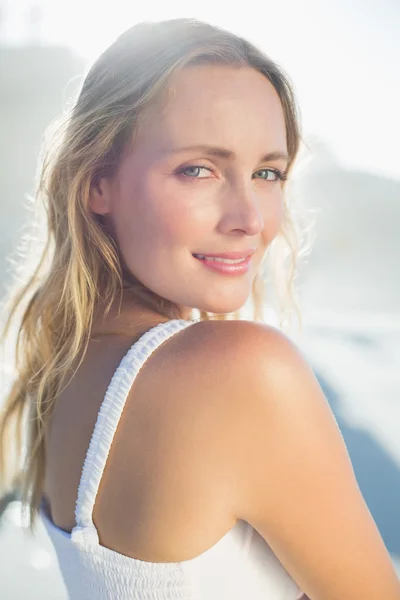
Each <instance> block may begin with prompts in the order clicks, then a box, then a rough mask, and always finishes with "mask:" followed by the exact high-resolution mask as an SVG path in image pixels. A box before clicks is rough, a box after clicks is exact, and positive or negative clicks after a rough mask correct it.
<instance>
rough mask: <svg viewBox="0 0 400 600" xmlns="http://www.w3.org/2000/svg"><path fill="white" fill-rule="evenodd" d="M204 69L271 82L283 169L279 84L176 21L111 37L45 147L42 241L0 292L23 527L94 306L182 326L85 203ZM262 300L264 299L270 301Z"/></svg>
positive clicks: (286, 103)
mask: <svg viewBox="0 0 400 600" xmlns="http://www.w3.org/2000/svg"><path fill="white" fill-rule="evenodd" d="M204 63H212V64H224V65H233V66H250V67H252V68H254V69H256V70H257V71H259V72H260V73H262V74H263V75H264V76H265V77H266V78H267V79H269V81H270V82H271V83H272V85H273V86H274V88H275V90H276V92H277V93H278V95H279V97H280V100H281V103H282V107H283V111H284V117H285V123H286V133H287V148H288V154H289V165H288V170H289V171H290V170H291V169H292V167H293V164H294V161H295V159H296V156H297V154H298V151H299V145H300V139H301V138H300V127H299V113H298V109H297V105H296V101H295V97H294V92H293V89H292V85H291V83H290V80H289V78H288V76H287V75H286V74H285V73H284V71H283V70H282V68H280V67H279V66H278V65H277V64H276V63H275V62H273V61H272V60H271V59H270V58H269V57H268V56H266V55H265V54H264V53H263V52H262V51H261V50H260V49H258V48H257V47H255V46H254V45H253V44H251V43H250V42H249V41H246V40H245V39H243V38H242V37H239V36H238V35H235V34H233V33H230V32H228V31H226V30H224V29H221V28H219V27H216V26H213V25H211V24H208V23H204V22H201V21H198V20H195V19H186V18H184V19H172V20H168V21H160V22H143V23H140V24H137V25H135V26H133V27H131V28H130V29H128V30H127V31H126V32H124V33H123V34H122V35H121V36H120V37H118V38H117V39H116V41H115V42H114V43H113V44H112V45H111V46H110V47H109V48H108V49H107V50H106V51H105V52H104V53H103V54H102V55H101V56H100V57H99V58H98V59H97V61H96V62H95V63H94V64H93V66H92V67H91V69H90V71H89V72H88V74H87V76H86V77H85V79H84V82H83V85H82V88H81V90H80V92H79V94H78V96H77V99H76V101H75V102H74V104H73V106H72V107H71V108H70V109H69V110H68V111H67V114H66V115H65V116H64V118H63V120H62V122H61V124H58V127H57V130H56V132H55V133H54V132H53V135H52V137H51V138H50V140H49V141H47V143H45V144H44V146H43V148H44V149H43V152H42V154H41V157H40V160H39V170H38V179H37V185H36V190H35V194H34V201H35V203H36V204H37V205H41V206H44V208H45V211H46V216H47V227H46V241H45V244H44V247H43V249H42V253H41V256H40V260H39V261H38V264H37V266H36V268H35V269H34V271H33V274H32V273H31V274H30V275H29V277H28V278H27V280H26V281H25V282H23V283H22V284H21V283H19V285H18V287H17V289H16V290H15V289H14V291H12V293H11V294H10V300H9V302H10V304H9V306H8V308H7V319H6V323H5V327H4V339H8V337H9V336H11V332H12V331H16V332H17V334H16V340H15V349H16V353H15V376H14V380H13V383H12V385H11V386H10V390H9V392H8V395H7V397H6V399H5V402H4V404H3V414H2V416H1V420H0V476H1V480H2V487H3V491H7V490H9V489H12V488H13V487H16V486H17V487H18V489H19V491H20V497H21V498H22V502H23V506H25V507H26V506H27V507H29V517H30V519H29V521H30V526H31V527H32V525H33V523H34V521H35V518H36V516H37V512H38V509H39V505H40V501H41V497H42V492H43V485H44V472H45V459H46V455H45V438H44V433H45V429H46V426H47V424H48V423H49V420H50V417H51V414H52V409H53V407H54V403H55V401H56V398H57V396H58V394H59V393H60V390H61V388H62V386H63V383H65V376H66V374H67V373H69V372H70V371H71V368H72V366H73V365H74V364H75V362H76V359H77V357H80V362H81V361H82V359H83V357H84V355H85V351H86V349H87V344H88V342H89V338H90V332H91V328H92V326H93V323H94V315H95V314H96V309H97V307H99V306H100V305H101V306H102V307H103V306H105V312H106V314H107V313H108V311H109V310H110V308H111V306H112V304H113V302H115V300H116V299H118V298H122V292H123V290H126V289H129V291H130V292H131V293H132V294H134V295H135V296H136V297H137V298H140V299H141V300H143V301H145V302H146V303H148V304H149V305H151V306H152V307H154V308H156V310H157V311H158V312H159V313H160V314H161V315H164V316H165V317H167V318H180V314H179V309H178V307H177V306H176V305H174V303H172V302H170V301H169V300H166V299H165V298H161V297H159V296H158V295H156V294H155V293H154V292H152V291H151V290H149V289H146V288H145V287H144V286H143V285H142V284H141V282H140V281H138V280H136V279H135V277H134V276H133V275H132V274H131V273H127V272H126V270H125V269H124V266H123V264H122V262H121V259H120V256H119V253H118V248H117V247H116V245H115V243H114V241H113V239H112V238H111V236H110V235H109V234H108V233H107V230H106V228H105V227H104V226H103V224H102V221H101V219H100V218H98V217H97V216H96V215H94V214H93V213H92V212H91V210H90V209H89V203H88V198H89V193H90V190H91V187H92V186H93V185H94V184H95V183H96V181H97V180H98V179H99V177H100V175H101V176H104V175H105V174H110V175H111V174H112V173H113V172H114V170H115V169H116V167H117V165H118V163H119V160H120V158H121V156H122V154H123V152H124V151H125V149H126V148H127V145H128V144H129V141H130V140H131V139H132V134H133V135H134V134H135V131H137V128H138V126H139V125H140V120H141V118H142V117H143V115H145V114H146V110H147V109H148V108H150V107H151V106H152V105H153V103H155V102H157V101H158V100H159V99H160V98H161V96H162V94H163V93H164V92H165V91H166V90H167V89H168V83H169V80H170V77H171V76H172V74H174V73H175V72H176V71H177V70H179V69H183V68H185V67H189V66H191V65H197V64H204ZM286 187H287V185H286V184H285V188H284V189H285V194H284V198H285V199H284V219H283V225H282V229H281V232H280V233H279V235H278V236H277V238H276V239H275V240H274V241H273V242H272V244H271V246H270V248H269V249H268V251H267V252H266V254H265V257H264V258H265V260H264V261H263V263H262V266H261V268H260V271H259V273H258V275H257V276H256V277H255V279H254V283H253V289H252V293H251V298H250V300H251V302H252V311H253V318H254V320H263V319H264V313H263V307H264V305H265V304H266V300H267V298H266V296H267V293H266V289H267V287H268V285H267V284H268V281H267V280H268V278H270V279H271V280H274V282H275V284H276V285H275V292H276V294H275V296H276V298H277V302H278V305H279V306H280V308H281V309H282V310H281V313H282V314H285V313H287V312H288V310H289V309H290V308H291V307H293V306H296V300H295V294H294V287H293V282H294V278H295V273H296V261H297V259H298V257H299V254H300V251H301V235H300V234H301V231H300V228H299V227H298V226H297V224H296V220H295V219H294V218H293V211H294V208H293V207H291V205H290V202H289V200H288V197H287V194H286ZM272 297H273V292H272V291H271V293H270V294H269V296H268V300H269V301H270V302H271V299H272ZM199 313H200V319H204V320H209V319H232V318H236V319H240V318H243V313H242V311H237V312H235V313H230V314H213V313H208V312H203V311H199ZM192 317H193V314H192ZM281 323H282V321H281ZM80 362H79V364H80ZM78 366H79V365H78ZM6 457H7V460H6ZM6 463H7V464H6Z"/></svg>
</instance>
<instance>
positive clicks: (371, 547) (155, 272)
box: [2, 19, 400, 600]
mask: <svg viewBox="0 0 400 600" xmlns="http://www.w3.org/2000/svg"><path fill="white" fill-rule="evenodd" d="M299 143H300V134H299V123H298V116H297V111H296V105H295V100H294V97H293V92H292V89H291V86H290V84H289V81H288V79H287V77H286V76H285V75H284V73H283V72H282V71H281V70H280V69H279V68H278V66H277V65H276V64H274V63H273V62H272V61H271V60H270V59H269V58H268V57H266V56H265V55H264V54H263V53H262V52H260V51H259V50H258V49H257V48H255V47H254V46H253V45H251V44H250V43H248V42H247V41H245V40H243V39H241V38H239V37H237V36H236V35H233V34H231V33H228V32H226V31H223V30H221V29H219V28H216V27H213V26H211V25H208V24H206V23H202V22H198V21H195V20H191V19H177V20H171V21H165V22H159V23H143V24H139V25H136V26H135V27H132V28H131V29H129V30H128V31H127V32H126V33H124V34H123V35H122V36H121V37H120V38H118V39H117V40H116V42H115V43H114V44H113V45H112V46H111V47H110V48H109V49H108V50H107V51H106V52H105V53H104V54H103V55H102V56H101V57H100V58H99V59H98V61H97V62H96V63H95V64H94V66H93V67H92V69H91V71H90V72H89V74H88V75H87V77H86V79H85V82H84V84H83V88H82V91H81V93H80V96H79V98H78V100H77V103H76V105H75V106H74V107H73V109H72V113H71V116H70V118H69V120H68V122H67V128H66V131H65V133H64V136H63V138H62V140H61V144H60V145H59V146H58V148H57V150H55V149H53V150H52V151H50V154H49V155H48V156H47V159H46V160H45V161H44V165H43V169H42V174H41V180H40V184H39V190H38V194H39V196H42V197H43V199H44V201H45V205H46V207H47V211H48V231H49V236H48V245H47V247H46V249H45V253H44V255H43V260H42V263H41V265H40V269H39V271H38V272H37V273H36V274H35V276H34V278H33V279H32V281H31V282H30V285H29V286H28V287H27V288H26V289H25V290H23V295H22V297H29V298H30V299H29V302H28V304H27V306H26V308H25V312H24V315H23V319H22V325H21V329H20V338H19V352H20V354H19V364H18V375H17V378H16V381H15V384H14V387H13V388H12V390H11V392H10V395H9V398H8V401H7V405H6V414H5V420H4V422H3V429H2V439H3V443H5V440H6V437H5V436H6V426H7V427H10V426H15V423H18V418H20V417H21V416H22V415H24V414H25V412H26V410H28V411H29V412H28V416H29V421H28V425H27V427H28V433H29V437H28V443H27V452H26V456H25V462H24V463H23V468H22V470H21V471H20V472H19V471H18V470H16V471H15V477H18V478H19V479H18V480H19V481H20V485H21V489H22V491H23V498H24V501H25V502H26V503H28V504H29V506H30V509H31V518H32V524H33V523H34V522H35V518H36V516H37V514H38V513H39V512H40V514H41V515H42V516H43V519H44V521H45V523H46V526H47V528H48V531H49V534H50V536H51V538H52V540H53V542H54V545H55V548H56V551H57V553H58V557H59V562H60V567H61V569H62V572H63V575H64V578H65V582H66V585H67V588H68V593H69V597H70V598H74V599H75V598H79V599H80V598H82V599H83V598H84V599H85V600H90V599H96V600H99V599H101V598H118V599H122V598H125V599H128V598H137V599H139V598H140V599H149V600H150V599H153V598H154V599H155V598H163V599H164V598H165V599H167V598H171V599H172V598H182V599H183V598H184V599H188V600H189V599H194V598H201V599H207V600H213V599H217V598H218V599H225V598H226V599H228V598H229V599H235V598H236V599H238V598H246V599H247V598H251V599H252V600H261V598H262V599H265V598H269V599H271V600H272V599H274V600H278V599H279V600H295V599H296V598H300V597H302V595H303V592H304V593H306V594H307V595H308V596H309V598H311V599H312V600H359V599H360V598H385V599H386V600H399V599H400V586H399V583H398V581H397V578H396V575H395V573H394V571H393V568H392V565H391V561H390V557H389V556H388V554H387V552H386V549H385V547H384V544H383V542H382V540H381V538H380V536H379V533H378V531H377V529H376V526H375V524H374V522H373V520H372V518H371V516H370V514H369V512H368V510H367V508H366V505H365V503H364V501H363V498H362V496H361V494H360V491H359V489H358V487H357V484H356V481H355V478H354V474H353V471H352V468H351V465H350V461H349V459H348V455H347V453H346V449H345V447H344V444H343V440H342V438H341V436H340V433H339V431H338V428H337V426H336V423H335V421H334V418H333V416H332V414H331V412H330V410H329V408H328V406H327V403H326V401H325V398H324V397H323V394H322V392H321V389H320V388H319V386H318V384H317V382H316V380H315V378H314V376H313V374H312V371H311V369H310V368H309V367H308V365H307V364H306V362H305V361H304V359H303V358H302V356H301V355H300V353H299V352H298V351H297V349H296V348H295V347H294V346H293V344H292V343H291V342H290V341H289V340H288V339H287V337H285V336H284V335H283V334H282V333H280V331H278V330H277V329H274V328H272V327H269V326H266V325H264V324H262V323H260V322H256V321H257V320H260V314H261V313H260V307H261V306H262V303H263V298H262V291H263V288H262V281H263V268H264V265H265V263H266V260H267V259H269V258H271V256H274V255H273V254H272V250H273V249H274V248H275V249H276V247H277V246H276V244H277V242H278V241H279V239H286V240H287V241H288V242H290V241H291V240H292V246H293V244H294V242H293V239H294V238H293V236H292V235H291V234H292V233H293V231H295V229H294V228H293V224H292V226H291V220H290V211H289V208H288V203H287V200H286V199H285V195H284V191H285V180H286V179H287V177H288V175H289V172H290V171H291V169H292V167H293V164H294V161H295V158H296V155H297V153H298V149H299ZM293 252H294V254H295V250H293ZM272 267H273V268H275V269H276V267H277V264H276V261H275V259H274V261H272ZM281 269H283V267H281ZM30 290H34V291H33V293H32V294H31V292H30ZM29 294H31V296H29ZM248 299H251V300H252V301H253V307H254V310H255V315H254V316H255V321H253V322H251V321H245V320H240V309H242V308H243V307H244V305H245V304H246V302H247V300H248ZM17 306H18V304H16V305H15V310H16V307H17ZM195 311H197V313H196V312H195ZM196 315H197V318H195V317H196ZM199 315H200V316H199ZM232 317H233V318H232ZM17 427H18V425H17ZM20 428H22V421H21V424H20ZM11 429H12V427H11ZM17 449H18V448H17ZM2 456H3V457H4V452H3V453H2ZM3 471H4V466H3Z"/></svg>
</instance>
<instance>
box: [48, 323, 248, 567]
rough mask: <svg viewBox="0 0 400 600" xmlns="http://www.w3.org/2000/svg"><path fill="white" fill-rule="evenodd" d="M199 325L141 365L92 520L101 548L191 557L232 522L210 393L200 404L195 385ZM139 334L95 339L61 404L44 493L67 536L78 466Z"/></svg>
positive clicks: (162, 557) (152, 557)
mask: <svg viewBox="0 0 400 600" xmlns="http://www.w3.org/2000/svg"><path fill="white" fill-rule="evenodd" d="M204 325H206V328H207V324H206V323H197V324H194V325H192V326H191V327H189V328H188V329H187V330H184V331H181V332H179V334H177V335H175V336H173V338H171V339H170V340H168V341H167V342H165V343H163V344H162V345H161V347H160V348H158V349H157V351H156V352H155V353H154V354H153V355H152V356H151V357H150V358H149V359H148V360H147V361H146V362H145V364H144V366H143V368H142V369H141V371H140V373H139V374H138V375H137V378H136V379H135V382H134V385H133V386H132V389H131V392H130V395H129V398H128V400H127V402H126V406H125V408H124V411H123V414H122V417H121V421H120V423H119V425H118V430H117V433H116V435H115V438H114V441H113V443H112V447H111V451H110V455H109V458H108V460H107V465H106V469H105V472H104V474H103V477H102V480H101V484H100V489H99V493H98V496H97V500H96V504H95V507H94V522H95V524H96V527H97V529H98V532H99V536H100V542H101V544H102V545H104V546H106V547H109V548H111V549H113V550H115V551H117V552H119V553H121V554H125V555H126V556H131V557H132V558H139V559H141V560H148V561H153V562H168V561H179V560H186V559H190V558H192V557H195V556H197V555H199V554H200V553H202V552H203V551H205V550H207V549H208V548H209V547H211V546H212V545H213V544H215V543H216V542H217V541H218V540H219V539H220V538H221V537H222V536H223V535H224V534H225V533H227V532H228V531H229V530H230V529H231V528H232V527H233V526H234V525H235V523H236V520H237V519H236V518H235V517H234V515H233V512H232V511H231V510H230V502H231V500H230V498H231V494H230V490H229V484H228V477H227V478H226V479H224V476H223V475H224V472H226V469H225V467H224V464H223V460H224V459H225V457H224V456H221V451H220V448H218V446H221V444H220V432H219V431H218V427H217V423H218V416H217V404H216V403H215V402H214V403H213V402H212V398H211V396H210V401H209V402H206V401H205V400H204V396H203V394H202V393H200V389H199V387H198V385H197V384H196V377H197V378H198V373H199V367H200V362H199V361H200V359H201V355H202V354H204V352H205V347H204V343H203V344H200V345H199V344H197V343H196V338H197V335H196V331H195V330H196V329H197V330H198V329H199V326H200V328H203V329H204ZM208 325H212V324H208ZM208 329H211V328H210V327H208ZM142 334H143V331H141V332H138V333H137V335H133V336H132V337H129V338H121V337H119V336H104V337H102V338H100V339H98V340H95V341H92V342H91V343H90V345H89V348H88V352H87V354H86V356H85V359H84V361H83V363H82V365H81V367H80V368H79V370H78V372H77V373H76V375H75V376H74V378H73V380H72V381H71V382H70V383H69V384H68V386H67V387H66V389H65V390H64V391H63V393H62V394H61V396H60V397H59V398H58V400H57V403H56V407H55V410H54V413H53V419H52V423H51V428H50V431H49V435H48V438H47V470H46V482H45V495H46V499H47V500H48V502H49V505H50V506H51V517H52V520H53V521H54V523H55V524H56V525H57V526H59V527H60V528H61V529H64V530H65V531H68V532H69V531H71V529H72V528H73V527H74V525H75V516H74V509H75V501H76V498H77V493H78V485H79V481H80V477H81V473H82V466H83V462H84V460H85V455H86V452H87V449H88V446H89V443H90V439H91V436H92V433H93V428H94V425H95V422H96V418H97V414H98V412H99V408H100V405H101V403H102V400H103V398H104V396H105V393H106V390H107V387H108V385H109V383H110V380H111V378H112V376H113V374H114V372H115V370H116V368H117V367H118V365H119V363H120V361H121V359H122V358H123V356H124V355H125V354H126V352H127V350H128V349H129V348H130V347H131V346H132V344H133V343H134V342H135V341H137V340H138V339H139V338H140V337H141V335H142ZM200 337H202V338H203V337H204V332H203V335H201V336H200ZM200 371H201V369H200ZM217 380H218V378H217V377H216V378H215V383H217ZM202 397H203V399H202V400H201V398H202ZM221 418H223V417H222V415H221ZM219 422H221V420H220V419H219Z"/></svg>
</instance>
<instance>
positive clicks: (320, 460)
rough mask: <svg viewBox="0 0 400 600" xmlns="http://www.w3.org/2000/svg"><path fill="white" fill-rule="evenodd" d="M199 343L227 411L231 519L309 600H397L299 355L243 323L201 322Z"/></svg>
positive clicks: (333, 428) (347, 465)
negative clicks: (250, 531)
mask: <svg viewBox="0 0 400 600" xmlns="http://www.w3.org/2000/svg"><path fill="white" fill-rule="evenodd" d="M198 335H199V340H204V342H205V343H204V346H203V348H202V349H201V350H199V352H200V360H199V362H200V364H201V365H202V371H203V373H204V375H203V378H204V381H206V382H208V383H209V382H210V381H211V385H210V388H211V389H212V390H213V392H214V397H215V403H216V405H217V406H220V405H222V406H223V408H224V410H222V411H221V412H220V415H219V417H218V418H220V419H221V421H220V430H221V431H223V432H224V433H223V436H222V440H223V444H224V445H225V446H226V452H225V454H226V467H225V471H224V472H225V473H229V476H230V490H231V497H232V499H233V503H234V511H235V514H236V516H237V518H240V519H244V520H246V521H248V522H249V523H251V524H252V525H253V527H254V528H255V529H257V530H258V532H259V533H260V534H261V536H262V537H263V538H264V539H265V540H266V541H267V542H268V544H269V545H270V547H271V548H272V550H273V551H274V552H275V554H276V555H277V556H278V558H279V559H280V561H281V562H282V564H283V565H284V566H285V568H286V569H287V570H288V571H289V573H290V574H291V575H292V576H293V577H294V579H295V580H296V581H297V583H298V584H299V585H300V587H301V588H302V589H303V590H304V591H305V592H306V593H307V594H308V596H309V597H310V598H315V599H316V600H335V599H339V598H340V600H356V599H358V598H361V597H365V598H366V597H385V598H387V599H389V598H390V599H391V600H400V585H399V582H398V580H397V578H396V574H395V572H394V569H393V567H392V564H391V561H390V557H389V554H388V552H387V550H386V548H385V546H384V543H383V540H382V538H381V537H380V534H379V532H378V530H377V527H376V525H375V523H374V521H373V519H372V517H371V514H370V512H369V510H368V508H367V506H366V504H365V501H364V499H363V497H362V495H361V492H360V490H359V487H358V485H357V481H356V479H355V475H354V472H353V468H352V465H351V461H350V458H349V455H348V453H347V449H346V446H345V444H344V441H343V438H342V436H341V433H340V430H339V428H338V426H337V423H336V420H335V418H334V416H333V414H332V412H331V409H330V407H329V403H328V401H327V399H326V398H325V396H324V394H323V391H322V389H321V387H320V385H319V383H318V380H317V378H316V377H315V375H314V373H313V370H312V368H311V366H310V365H309V364H308V362H307V361H306V360H305V358H304V356H303V355H302V352H301V351H300V349H299V348H298V347H297V346H296V345H295V344H294V343H293V342H292V341H291V340H290V339H289V338H287V337H286V336H285V335H283V334H282V333H281V332H280V331H278V330H276V329H274V328H273V327H269V326H267V325H263V324H259V323H253V322H246V321H227V322H212V323H204V324H203V326H202V327H199V328H198ZM207 367H208V369H209V370H210V372H211V373H212V376H211V375H207V372H206V371H207ZM217 373H218V374H219V380H218V383H217V384H215V385H214V384H213V382H214V380H216V374H217ZM222 423H223V426H222Z"/></svg>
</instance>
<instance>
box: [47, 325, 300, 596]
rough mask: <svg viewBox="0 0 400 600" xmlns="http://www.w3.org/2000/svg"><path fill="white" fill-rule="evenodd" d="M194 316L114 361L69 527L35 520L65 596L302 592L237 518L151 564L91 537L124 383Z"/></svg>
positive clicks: (159, 330) (160, 329)
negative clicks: (173, 557) (171, 558)
mask: <svg viewBox="0 0 400 600" xmlns="http://www.w3.org/2000/svg"><path fill="white" fill-rule="evenodd" d="M194 322H195V321H185V320H182V319H174V320H171V321H168V322H166V323H161V324H159V325H157V326H156V327H153V328H152V329H150V330H149V331H147V332H146V333H145V334H144V335H142V337H141V338H140V339H139V340H138V341H136V342H135V343H134V344H133V346H132V347H131V348H130V350H129V351H128V352H127V354H126V355H125V357H124V358H123V359H122V361H121V363H120V365H119V367H118V368H117V370H116V372H115V374H114V376H113V378H112V380H111V383H110V385H109V387H108V389H107V392H106V395H105V397H104V400H103V402H102V405H101V407H100V410H99V414H98V417H97V421H96V425H95V428H94V431H93V435H92V438H91V441H90V445H89V449H88V451H87V455H86V459H85V462H84V465H83V469H82V477H81V481H80V484H79V490H78V498H77V501H76V509H75V517H76V526H75V527H74V528H73V530H72V531H71V533H70V534H69V533H66V532H65V531H63V530H61V529H59V528H58V527H56V526H55V525H54V523H52V521H51V520H50V518H49V516H48V514H47V512H46V510H45V505H44V503H43V504H42V507H41V517H42V521H43V523H44V524H45V526H46V529H47V532H48V534H49V536H50V539H51V541H52V543H53V546H54V548H55V551H56V554H57V558H58V562H59V566H60V570H61V573H62V576H63V579H64V582H65V586H66V590H67V594H68V598H70V599H71V600H178V599H179V600H225V599H226V600H228V599H229V600H239V599H241V600H250V599H251V600H297V599H298V598H300V597H301V596H302V592H301V590H300V589H299V587H298V586H297V585H296V583H295V581H294V580H293V579H292V578H291V577H290V576H289V574H288V573H287V571H286V570H285V569H284V567H283V566H282V565H281V563H280V562H279V560H278V559H277V558H276V556H275V555H274V554H273V552H272V551H271V549H270V547H269V546H268V544H267V543H266V542H265V540H264V539H263V538H262V537H261V536H260V535H259V534H258V533H257V532H256V531H255V530H254V529H253V527H251V525H250V524H249V523H247V522H245V521H238V522H237V523H236V525H235V526H234V527H233V528H232V529H231V530H230V531H229V532H228V533H227V534H226V535H224V536H223V537H222V538H221V539H220V540H219V541H218V542H217V543H216V544H215V545H214V546H212V547H211V548H209V549H208V550H206V551H205V552H203V553H202V554H201V555H199V556H197V557H196V558H193V559H190V560H186V561H182V562H168V563H152V562H147V561H143V560H139V559H134V558H130V557H127V556H124V555H122V554H119V553H118V552H115V551H113V550H110V549H108V548H105V547H104V546H101V545H100V544H99V537H98V534H97V530H96V527H95V525H94V523H93V520H92V513H93V507H94V503H95V500H96V494H97V491H98V489H99V484H100V480H101V477H102V474H103V471H104V468H105V464H106V461H107V457H108V454H109V451H110V448H111V444H112V440H113V437H114V434H115V432H116V429H117V426H118V422H119V419H120V417H121V414H122V411H123V409H124V405H125V401H126V399H127V397H128V394H129V391H130V389H131V387H132V384H133V382H134V380H135V377H136V376H137V374H138V372H139V371H140V369H141V367H142V366H143V364H144V363H145V361H146V360H147V359H148V358H149V356H150V355H151V354H152V353H153V352H154V350H156V348H158V347H159V346H160V345H161V344H162V343H163V342H164V341H166V340H167V339H168V338H170V337H171V336H172V335H174V334H175V333H177V332H179V331H181V330H182V329H184V328H185V327H188V326H190V325H191V324H193V323H194Z"/></svg>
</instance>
